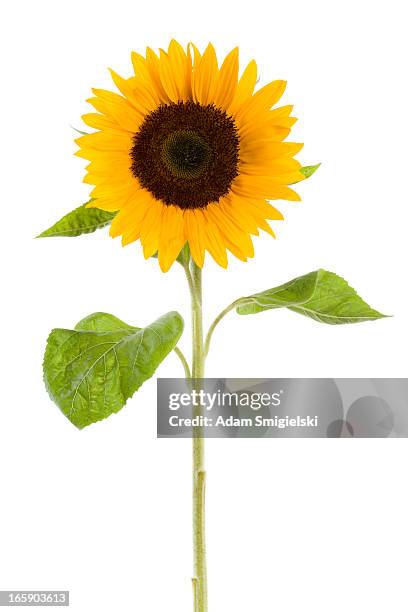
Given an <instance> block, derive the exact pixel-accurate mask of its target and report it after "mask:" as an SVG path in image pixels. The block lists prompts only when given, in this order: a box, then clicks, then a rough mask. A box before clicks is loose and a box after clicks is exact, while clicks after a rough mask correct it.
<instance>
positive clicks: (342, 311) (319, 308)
mask: <svg viewBox="0 0 408 612" xmlns="http://www.w3.org/2000/svg"><path fill="white" fill-rule="evenodd" d="M273 308H289V309H290V310H293V311H294V312H298V313H300V314H303V315H305V316H307V317H310V318H312V319H315V320H316V321H319V322H320V323H330V324H332V325H339V324H342V323H360V322H362V321H373V320H374V319H382V318H383V317H384V316H385V315H383V314H381V313H380V312H377V310H373V309H372V308H370V306H369V305H368V304H366V302H364V300H362V299H361V297H359V296H358V295H357V293H356V292H355V290H354V289H353V288H352V287H350V285H349V284H348V283H347V282H346V281H345V280H344V279H343V278H341V277H340V276H337V274H334V273H333V272H327V271H326V270H317V271H316V272H310V274H306V275H305V276H299V277H298V278H295V279H293V280H291V281H289V282H288V283H285V284H284V285H280V286H279V287H275V288H274V289H268V290H267V291H263V292H262V293H257V294H255V295H250V296H249V297H246V298H242V299H240V300H237V305H236V310H237V312H238V314H242V315H245V314H254V313H257V312H263V311H264V310H271V309H273Z"/></svg>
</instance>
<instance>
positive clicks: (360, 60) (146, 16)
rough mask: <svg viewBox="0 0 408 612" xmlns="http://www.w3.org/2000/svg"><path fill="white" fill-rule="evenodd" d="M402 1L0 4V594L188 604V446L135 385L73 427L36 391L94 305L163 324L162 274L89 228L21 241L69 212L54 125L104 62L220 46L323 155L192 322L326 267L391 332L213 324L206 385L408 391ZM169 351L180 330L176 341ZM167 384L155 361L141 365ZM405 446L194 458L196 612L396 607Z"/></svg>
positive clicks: (288, 448)
mask: <svg viewBox="0 0 408 612" xmlns="http://www.w3.org/2000/svg"><path fill="white" fill-rule="evenodd" d="M403 9H404V2H398V1H396V0H389V1H388V2H377V1H373V0H371V1H364V0H359V1H355V0H354V1H349V0H343V1H342V2H327V1H325V0H309V1H308V2H303V1H301V0H292V1H291V2H282V1H281V2H273V1H272V2H265V3H262V2H259V1H257V0H251V2H245V3H244V2H238V1H237V2H225V1H224V2H223V1H220V0H216V1H214V0H210V1H207V2H204V3H199V2H185V1H177V0H174V1H171V0H169V1H166V2H164V1H160V2H137V0H132V1H125V0H115V1H114V2H113V1H112V2H106V1H104V0H98V1H96V0H83V1H82V2H51V1H44V0H37V1H36V2H29V1H28V0H27V1H25V2H21V1H20V2H18V1H17V0H15V1H14V2H12V3H11V2H8V3H7V4H5V5H3V15H2V18H1V21H2V25H1V29H2V32H1V36H0V40H1V45H2V50H1V57H2V74H1V82H2V95H1V106H2V121H1V140H0V153H1V156H2V162H1V174H2V180H1V193H2V215H1V240H0V248H1V261H2V275H1V284H2V289H3V292H2V299H1V309H2V330H1V355H2V358H3V360H4V362H3V366H2V370H1V372H2V386H1V391H2V394H1V400H2V401H1V403H2V406H1V426H0V466H1V468H0V469H1V497H2V499H1V502H0V589H69V590H70V591H71V602H72V603H71V608H72V610H74V611H75V612H93V611H95V612H96V611H98V612H105V611H109V612H111V611H112V610H115V611H116V610H118V611H120V612H130V611H132V610H141V611H143V612H149V611H155V612H156V611H158V610H166V612H185V611H190V610H191V609H192V600H191V592H190V591H191V587H190V576H191V552H190V549H191V544H190V531H191V518H190V513H191V506H190V442H189V441H186V440H184V441H175V440H157V439H156V437H155V421H156V419H155V382H154V381H150V382H147V383H145V385H144V386H143V387H142V389H141V390H140V391H139V392H138V393H137V394H136V396H135V397H134V398H133V400H131V401H129V403H128V405H127V406H126V407H125V408H124V409H123V410H122V411H121V412H120V413H119V414H118V415H115V416H112V417H111V418H110V419H108V420H106V421H104V422H101V423H99V424H96V425H93V426H91V427H89V428H87V429H85V430H84V431H82V432H79V431H77V430H76V429H75V428H74V427H73V426H72V425H71V424H70V423H69V422H68V421H67V420H66V419H65V417H64V416H63V415H62V414H61V413H60V412H59V410H58V408H57V407H56V406H55V405H53V404H52V402H51V401H50V400H49V398H48V396H47V394H46V392H45V389H44V387H43V383H42V371H41V362H42V355H43V349H44V344H45V339H46V337H47V334H48V332H49V330H50V329H51V328H52V327H56V326H58V327H72V326H73V325H74V324H75V323H76V322H77V321H78V320H79V319H80V318H82V317H83V316H85V315H86V314H88V313H91V312H93V311H96V310H104V311H107V312H112V313H114V314H116V315H117V316H119V317H121V318H123V319H125V320H126V321H128V322H129V323H134V324H136V325H145V324H147V323H149V322H151V321H152V320H153V319H155V318H156V317H158V316H159V315H161V314H162V313H164V312H166V311H168V310H173V309H177V310H179V311H180V312H181V313H183V314H185V316H186V320H187V323H188V322H189V316H188V295H187V290H186V287H185V282H184V279H183V275H182V271H181V269H180V268H179V267H178V266H174V269H173V270H171V272H169V273H168V274H166V275H164V274H162V273H161V272H160V271H159V269H158V266H157V262H156V261H154V260H152V261H148V262H145V261H144V259H143V257H142V256H141V252H140V248H139V246H137V245H132V246H128V247H126V248H125V249H122V248H121V246H120V241H119V240H115V241H114V240H111V239H110V238H109V237H108V236H107V231H105V230H102V231H100V232H99V233H97V234H93V235H89V236H84V237H80V238H76V239H50V240H36V241H35V240H33V236H34V235H35V234H37V233H38V232H40V231H41V230H43V229H45V228H46V227H48V226H49V225H50V224H51V223H53V222H54V221H56V220H57V219H58V218H59V217H60V216H61V215H62V214H64V213H65V212H67V211H69V210H70V209H72V208H74V207H75V206H77V205H79V204H80V203H82V202H83V201H85V200H86V199H87V194H88V188H87V186H86V185H84V184H82V182H81V179H82V176H83V167H84V163H83V161H82V160H80V159H79V158H75V157H73V152H74V151H75V145H74V144H73V138H74V133H73V131H72V129H71V127H70V124H71V125H75V126H79V127H80V125H81V123H80V116H81V114H83V113H84V112H89V110H88V108H87V105H86V103H85V99H86V98H87V97H89V95H90V88H91V87H92V86H102V87H110V83H109V76H108V73H107V70H106V68H107V67H108V66H111V67H114V68H115V69H116V70H118V72H119V73H123V74H128V73H129V72H130V60H129V54H130V50H131V49H135V50H137V51H140V52H143V50H144V47H145V46H146V45H151V46H153V47H159V46H165V45H167V43H168V41H169V40H170V38H171V37H173V36H174V37H176V38H178V39H179V40H180V41H181V42H183V43H186V42H188V41H189V40H190V39H191V40H193V41H195V42H196V44H198V45H200V46H201V47H203V45H205V44H206V43H207V42H208V40H211V41H212V42H213V43H215V44H216V46H217V49H219V51H220V53H221V54H224V53H225V52H226V51H227V50H229V49H230V48H232V46H235V45H236V44H239V45H240V48H241V59H242V61H248V60H249V59H251V58H252V57H254V58H255V59H256V60H257V61H258V64H259V67H260V73H261V81H262V83H266V82H268V81H269V80H272V79H274V78H284V79H287V80H288V88H287V92H286V94H285V97H284V103H294V104H295V111H296V112H295V114H296V116H298V117H299V119H300V121H299V122H298V124H297V125H296V126H295V129H294V136H293V139H294V140H297V141H302V142H305V147H304V150H303V151H302V152H301V154H300V156H299V157H300V159H301V161H302V162H303V163H305V164H313V163H316V162H319V161H322V162H323V165H322V167H321V169H320V170H319V171H318V173H317V174H316V175H315V176H314V177H313V178H312V179H310V180H309V181H308V182H305V183H304V184H301V185H300V186H299V191H300V193H301V195H302V200H303V201H302V202H301V203H282V205H281V209H282V210H283V211H284V213H285V217H286V221H285V222H281V223H279V224H275V228H276V230H277V233H278V240H276V241H273V240H272V239H271V238H269V237H268V236H266V235H263V236H262V237H261V238H258V239H256V240H255V247H256V257H255V259H254V260H252V261H251V262H250V263H247V264H243V263H241V262H238V261H231V265H230V267H229V269H228V271H224V270H222V269H221V268H217V267H216V266H215V265H213V264H212V263H211V262H210V261H208V265H207V264H206V268H205V273H204V286H205V311H206V312H205V314H206V322H207V323H209V322H210V321H211V320H212V318H213V317H214V316H215V315H216V314H217V312H218V311H219V310H220V308H222V307H224V306H225V305H226V304H227V303H229V302H230V301H232V300H233V299H235V298H236V297H239V296H242V295H244V294H248V293H249V292H253V291H259V290H263V289H266V288H268V287H272V286H274V285H277V284H279V283H281V282H285V281H286V280H289V279H290V278H292V277H294V276H297V275H300V274H303V273H306V272H309V271H311V270H314V269H316V268H318V267H324V268H327V269H329V270H333V271H336V272H337V273H339V274H341V275H343V276H344V277H345V278H346V279H348V281H349V282H350V283H351V284H352V285H353V286H354V287H356V288H357V289H358V291H359V293H360V294H361V295H362V296H363V297H364V298H365V299H366V300H367V301H368V302H369V303H370V304H371V305H373V306H374V307H375V308H377V309H379V310H381V311H383V312H385V313H388V314H393V315H394V318H392V319H388V320H382V321H378V322H375V323H366V324H362V325H354V326H344V327H330V326H324V325H319V324H317V323H315V322H313V321H311V320H308V319H305V318H303V317H301V316H299V315H296V314H293V313H290V312H284V311H282V312H280V311H276V312H269V313H264V314H261V315H258V316H257V317H242V318H239V317H237V316H236V315H234V314H231V315H230V316H229V318H228V319H227V320H225V322H224V324H223V326H222V327H220V328H219V330H217V332H216V335H215V337H214V343H213V352H212V354H211V356H210V359H209V361H208V367H207V374H208V375H209V376H211V375H213V376H236V377H238V376H245V377H250V376H255V377H260V376H265V377H275V376H276V377H285V376H287V377H292V376H306V377H307V376H321V377H324V376H328V377H341V376H355V377H358V376H367V377H376V376H385V377H387V376H390V377H393V376H400V377H405V376H406V375H407V363H406V346H407V335H408V323H407V321H408V318H407V314H406V303H407V297H408V295H407V289H406V259H407V257H406V251H407V248H406V236H407V222H408V214H407V196H406V172H407V171H406V167H407V137H408V134H407V118H406V117H407V111H406V109H407V103H408V100H407V87H406V56H407V55H406V52H407V49H406V43H405V41H404V38H405V39H406V19H405V18H404V15H403ZM182 344H183V347H185V350H186V351H188V349H189V334H188V332H187V333H186V334H185V337H184V338H183V340H182ZM158 374H159V375H162V376H180V375H181V371H180V366H179V363H178V361H177V359H176V358H175V357H174V356H170V357H169V358H168V359H167V361H166V362H165V363H164V364H163V365H162V366H161V367H160V369H159V371H158ZM407 460H408V445H407V440H395V439H394V440H280V441H273V440H253V441H249V440H238V441H234V440H232V441H231V440H230V441H219V440H212V441H209V443H208V453H207V464H208V529H207V531H208V561H209V588H210V612H225V611H226V610H228V611H232V610H233V611H234V612H247V611H248V610H251V611H252V610H253V611H255V612H269V611H279V612H295V611H298V610H302V611H303V612H306V611H307V612H309V611H310V612H323V611H324V612H326V611H327V610H330V611H331V612H344V611H345V610H347V611H349V612H360V611H361V610H370V612H375V611H381V612H382V611H384V610H390V611H392V612H403V611H404V612H406V610H407V607H408V601H407V600H408V594H407V589H406V584H405V585H404V581H405V580H406V548H407V544H408V536H407V511H408V498H407V493H406V491H407V487H406V466H407Z"/></svg>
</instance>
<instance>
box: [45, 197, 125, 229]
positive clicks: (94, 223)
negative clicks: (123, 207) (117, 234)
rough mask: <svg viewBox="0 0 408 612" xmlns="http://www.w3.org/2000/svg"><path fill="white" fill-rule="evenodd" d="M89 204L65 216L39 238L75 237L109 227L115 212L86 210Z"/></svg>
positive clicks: (94, 209)
mask: <svg viewBox="0 0 408 612" xmlns="http://www.w3.org/2000/svg"><path fill="white" fill-rule="evenodd" d="M87 204H89V202H86V203H85V204H82V206H78V208H75V209H74V210H72V211H71V212H69V213H68V214H67V215H64V216H63V217H62V218H61V219H60V220H59V221H57V222H56V223H54V225H52V226H51V227H50V228H48V229H47V230H45V231H44V232H42V233H41V234H39V235H38V236H37V238H52V237H56V236H60V237H61V236H62V237H63V236H67V237H73V236H80V235H81V234H91V233H92V232H95V231H96V230H97V229H100V228H101V227H105V225H109V223H110V222H111V221H112V219H113V217H114V216H115V215H116V213H114V212H106V211H105V210H100V209H99V208H86V205H87Z"/></svg>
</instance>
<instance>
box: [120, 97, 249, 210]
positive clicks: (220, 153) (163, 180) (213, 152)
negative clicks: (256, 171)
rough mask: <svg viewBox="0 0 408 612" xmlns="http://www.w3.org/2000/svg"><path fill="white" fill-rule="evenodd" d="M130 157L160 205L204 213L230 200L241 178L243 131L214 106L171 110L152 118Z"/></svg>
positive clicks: (184, 104) (186, 104)
mask: <svg viewBox="0 0 408 612" xmlns="http://www.w3.org/2000/svg"><path fill="white" fill-rule="evenodd" d="M130 157H131V161H132V165H131V171H132V173H133V175H134V176H135V177H136V178H137V179H138V181H139V183H140V184H141V185H142V187H144V188H145V189H147V190H148V191H150V193H152V194H153V195H154V197H155V198H156V199H158V200H161V201H162V202H163V203H164V204H167V205H170V204H174V205H176V206H179V207H180V208H203V207H205V206H207V204H209V203H210V202H218V201H219V199H220V198H221V197H222V196H224V195H226V194H227V193H228V192H229V190H230V187H231V183H232V181H233V180H234V178H235V177H236V176H237V175H238V162H239V138H238V131H237V128H236V126H235V123H234V121H233V119H232V118H231V117H229V116H228V115H227V114H226V113H225V112H224V111H222V110H220V109H218V108H216V107H215V106H213V105H212V104H210V105H207V106H201V105H200V104H197V103H195V102H179V103H178V104H166V105H163V106H159V108H157V109H156V110H155V111H153V112H152V113H150V114H149V115H147V117H146V118H145V120H144V122H143V123H142V125H141V127H140V129H139V131H138V132H137V134H135V136H134V138H133V147H132V149H131V151H130Z"/></svg>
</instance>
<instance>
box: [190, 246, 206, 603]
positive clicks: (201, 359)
mask: <svg viewBox="0 0 408 612" xmlns="http://www.w3.org/2000/svg"><path fill="white" fill-rule="evenodd" d="M184 269H185V272H186V276H187V280H188V283H189V287H190V292H191V312H192V335H193V367H192V376H193V380H195V381H196V382H195V386H196V388H197V389H199V386H200V383H199V380H198V379H200V378H203V377H204V363H205V354H204V340H203V319H202V287H201V268H199V267H198V266H197V265H196V264H195V262H194V261H193V260H192V259H191V258H190V266H188V264H186V265H184ZM200 415H201V406H197V407H196V408H195V409H194V413H193V416H200ZM193 557H194V577H193V593H194V612H207V610H208V604H207V567H206V548H205V465H204V438H203V432H202V429H201V427H194V429H193Z"/></svg>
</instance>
